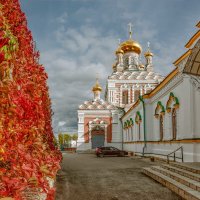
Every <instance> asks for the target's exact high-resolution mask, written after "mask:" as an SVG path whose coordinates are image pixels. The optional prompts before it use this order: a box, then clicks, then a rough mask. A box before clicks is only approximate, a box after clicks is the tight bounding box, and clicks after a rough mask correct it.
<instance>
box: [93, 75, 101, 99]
mask: <svg viewBox="0 0 200 200" xmlns="http://www.w3.org/2000/svg"><path fill="white" fill-rule="evenodd" d="M92 91H93V93H94V100H95V101H96V100H99V99H101V91H102V87H101V86H100V84H99V78H98V76H97V77H96V83H95V85H94V86H93V88H92Z"/></svg>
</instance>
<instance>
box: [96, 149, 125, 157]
mask: <svg viewBox="0 0 200 200" xmlns="http://www.w3.org/2000/svg"><path fill="white" fill-rule="evenodd" d="M95 153H96V155H97V157H104V156H125V155H128V152H126V151H122V150H119V149H117V148H115V147H97V148H96V151H95Z"/></svg>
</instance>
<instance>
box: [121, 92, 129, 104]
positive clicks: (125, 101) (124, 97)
mask: <svg viewBox="0 0 200 200" xmlns="http://www.w3.org/2000/svg"><path fill="white" fill-rule="evenodd" d="M122 104H128V90H123V91H122Z"/></svg>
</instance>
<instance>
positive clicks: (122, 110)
mask: <svg viewBox="0 0 200 200" xmlns="http://www.w3.org/2000/svg"><path fill="white" fill-rule="evenodd" d="M118 109H119V110H120V111H121V112H123V114H122V117H123V115H124V114H125V110H124V109H123V108H120V107H118ZM122 117H120V118H119V120H120V122H121V126H122V134H121V135H122V151H123V150H124V137H123V123H122Z"/></svg>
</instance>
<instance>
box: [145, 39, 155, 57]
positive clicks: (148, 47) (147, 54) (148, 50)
mask: <svg viewBox="0 0 200 200" xmlns="http://www.w3.org/2000/svg"><path fill="white" fill-rule="evenodd" d="M144 56H145V57H147V56H151V57H153V53H152V52H151V51H150V42H147V51H146V52H145V53H144Z"/></svg>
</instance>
